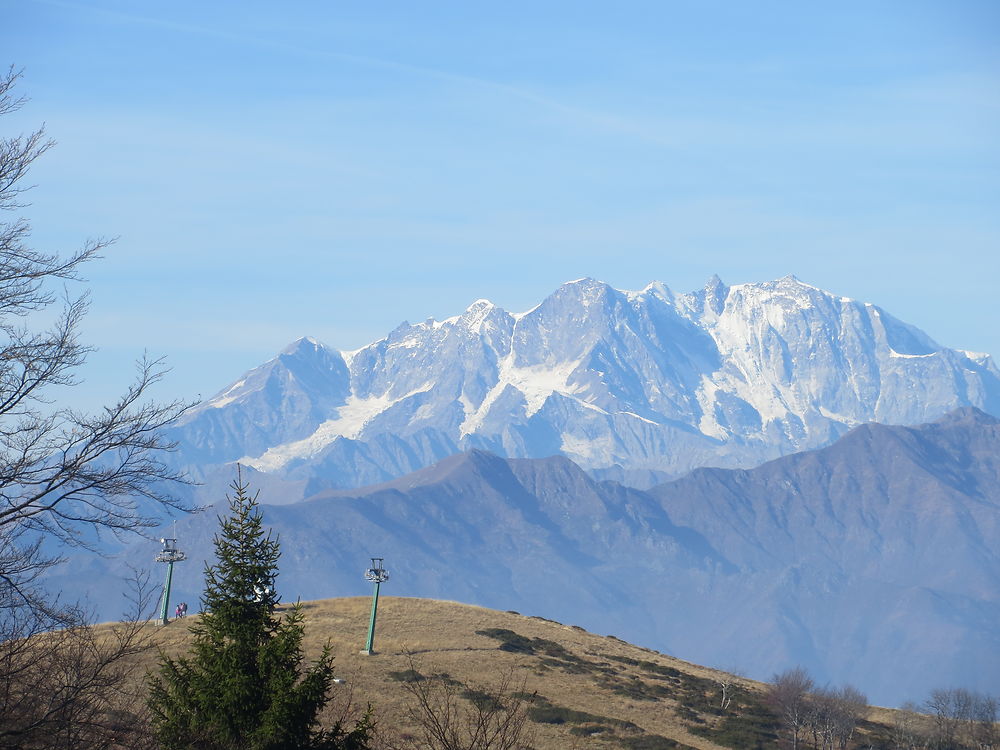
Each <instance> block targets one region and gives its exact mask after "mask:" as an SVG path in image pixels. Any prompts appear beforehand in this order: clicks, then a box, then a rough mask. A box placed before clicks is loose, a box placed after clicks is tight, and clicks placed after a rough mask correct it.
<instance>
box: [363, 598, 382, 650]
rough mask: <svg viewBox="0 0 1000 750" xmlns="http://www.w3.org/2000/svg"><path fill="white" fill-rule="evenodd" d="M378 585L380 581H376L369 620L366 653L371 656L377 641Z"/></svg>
mask: <svg viewBox="0 0 1000 750" xmlns="http://www.w3.org/2000/svg"><path fill="white" fill-rule="evenodd" d="M378 587H379V582H378V581H375V586H374V589H373V591H372V616H371V620H369V621H368V641H367V642H366V643H365V650H364V653H365V654H367V655H369V656H371V654H372V651H373V648H372V646H373V645H374V643H375V617H376V616H377V615H378Z"/></svg>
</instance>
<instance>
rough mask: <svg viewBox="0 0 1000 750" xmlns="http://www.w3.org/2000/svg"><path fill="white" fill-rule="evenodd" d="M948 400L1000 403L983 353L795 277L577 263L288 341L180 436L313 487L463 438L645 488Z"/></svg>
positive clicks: (217, 459) (910, 419) (923, 412)
mask: <svg viewBox="0 0 1000 750" xmlns="http://www.w3.org/2000/svg"><path fill="white" fill-rule="evenodd" d="M962 406H975V407H978V408H980V409H983V410H984V411H987V412H989V413H992V414H1000V371H998V370H997V368H996V366H995V364H994V363H993V361H992V360H991V358H990V357H989V356H987V355H982V354H974V353H970V352H963V351H958V350H952V349H946V348H943V347H941V346H940V345H938V344H937V343H935V342H934V341H933V340H931V339H930V338H929V337H928V336H927V335H925V334H924V333H922V332H921V331H919V330H918V329H916V328H914V327H912V326H909V325H907V324H905V323H902V322H900V321H899V320H896V319H895V318H893V317H892V316H891V315H889V314H888V313H886V312H885V311H884V310H882V309H880V308H879V307H876V306H874V305H872V304H868V303H861V302H856V301H854V300H850V299H847V298H844V297H839V296H836V295H833V294H830V293H828V292H825V291H823V290H821V289H817V288H815V287H813V286H810V285H808V284H805V283H803V282H801V281H799V280H797V279H796V278H794V277H792V276H788V277H785V278H782V279H779V280H777V281H769V282H762V283H752V284H737V285H734V286H726V285H725V284H723V283H722V282H721V281H720V280H719V279H718V278H713V279H712V280H711V281H710V282H709V283H708V284H707V285H706V287H705V288H704V289H702V290H701V291H697V292H694V293H690V294H677V295H675V294H674V293H672V292H671V291H670V290H669V289H668V288H667V287H666V286H664V285H663V284H660V283H653V284H650V285H649V286H647V287H646V288H645V289H643V290H641V291H619V290H616V289H613V288H611V287H610V286H608V285H607V284H605V283H602V282H600V281H595V280H593V279H580V280H577V281H572V282H569V283H567V284H564V285H563V286H561V287H560V288H559V289H557V290H556V291H555V292H554V293H553V294H552V295H550V296H549V297H548V298H546V299H545V300H544V301H542V303H541V304H539V305H538V306H536V307H534V308H533V309H531V310H529V311H528V312H525V313H517V314H512V313H509V312H507V311H505V310H503V309H502V308H500V307H497V306H496V305H494V304H492V303H490V302H488V301H486V300H477V301H476V302H474V303H473V304H472V305H470V306H469V308H468V309H467V310H465V312H464V313H462V314H461V315H458V316H455V317H452V318H448V319H447V320H443V321H436V320H433V319H429V320H427V321H425V322H423V323H418V324H415V325H411V324H409V323H403V324H401V325H400V326H399V327H397V328H396V329H395V330H394V331H392V332H391V333H390V334H389V335H388V336H386V337H385V338H383V339H380V340H379V341H376V342H374V343H372V344H370V345H368V346H366V347H364V348H362V349H359V350H357V351H353V352H339V351H335V350H333V349H330V348H328V347H326V346H324V345H323V344H321V343H319V342H317V341H315V340H313V339H309V338H305V339H301V340H299V341H297V342H295V343H293V344H292V345H291V346H290V347H289V348H288V349H286V350H285V351H284V352H282V353H281V354H280V355H278V356H277V357H276V358H275V359H272V360H271V361H269V362H267V363H265V364H263V365H261V366H260V367H258V368H256V369H254V370H252V371H251V372H249V373H247V374H246V375H244V376H243V377H242V378H240V379H239V380H238V381H237V382H235V383H234V384H232V385H231V386H229V387H228V388H226V389H225V390H224V391H222V392H221V393H219V394H218V395H217V396H215V397H214V398H212V399H211V400H209V401H207V402H206V403H204V404H202V405H201V406H199V407H198V408H197V409H195V410H194V411H192V412H191V413H190V414H189V415H187V417H186V418H185V419H184V420H183V422H182V423H181V424H180V425H179V427H178V428H177V432H176V433H175V437H177V438H178V440H179V442H180V445H181V456H180V459H181V461H182V462H183V463H185V464H188V465H206V464H219V463H226V462H232V461H237V460H239V461H241V462H242V463H243V464H245V465H248V466H251V467H254V468H255V469H257V470H258V471H261V472H267V473H269V474H272V475H273V476H275V477H283V478H287V479H291V480H296V479H297V480H300V481H308V482H309V483H310V488H311V489H314V490H318V489H320V488H322V487H324V486H325V487H330V486H340V487H355V486H362V485H365V484H370V483H373V482H379V481H385V480H387V479H390V478H392V477H395V476H400V475H402V474H404V473H406V472H408V471H413V470H415V469H418V468H420V467H423V466H427V465H429V464H431V463H433V462H434V461H437V460H440V459H442V458H444V457H446V456H448V455H452V454H454V453H456V452H458V451H461V450H466V449H470V448H482V449H486V450H490V451H492V452H494V453H497V454H499V455H504V456H509V457H541V456H548V455H553V454H562V455H565V456H567V457H569V458H571V459H572V460H573V461H575V462H577V463H578V464H579V465H581V466H583V467H584V468H586V469H587V470H589V471H591V472H592V473H594V474H595V475H597V476H601V477H609V478H616V479H621V480H624V481H626V482H629V483H633V484H636V485H645V486H649V485H651V484H653V483H654V482H655V481H657V480H660V479H664V478H668V477H670V476H676V475H679V474H681V473H683V472H684V471H687V470H689V469H692V468H695V467H698V466H720V467H749V466H753V465H757V464H760V463H762V462H763V461H765V460H768V459H771V458H775V457H777V456H780V455H784V454H787V453H791V452H795V451H799V450H803V449H809V448H816V447H820V446H824V445H827V444H829V443H831V442H832V441H833V440H835V439H836V438H837V437H838V436H840V435H842V434H844V433H845V432H846V431H847V430H849V429H850V428H852V427H854V426H856V425H859V424H862V423H866V422H871V421H878V422H883V423H891V424H916V423H920V422H924V421H927V420H929V419H933V418H936V417H937V416H939V415H941V414H943V413H944V412H946V411H949V410H951V409H954V408H958V407H962Z"/></svg>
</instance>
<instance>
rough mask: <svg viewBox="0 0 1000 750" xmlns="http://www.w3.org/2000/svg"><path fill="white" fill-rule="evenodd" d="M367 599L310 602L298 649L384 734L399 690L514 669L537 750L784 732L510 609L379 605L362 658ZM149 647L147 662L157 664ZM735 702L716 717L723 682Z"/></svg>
mask: <svg viewBox="0 0 1000 750" xmlns="http://www.w3.org/2000/svg"><path fill="white" fill-rule="evenodd" d="M370 603H371V600H370V599H368V598H362V597H355V598H347V599H329V600H323V601H315V602H306V603H304V604H303V609H304V614H305V616H306V623H305V624H306V639H305V645H306V649H307V655H308V656H310V657H311V656H314V655H315V654H318V653H319V650H320V648H321V646H322V644H323V643H324V642H326V641H327V640H329V641H330V642H331V645H332V647H333V652H334V654H335V657H336V660H335V668H336V675H337V677H338V678H339V679H341V680H343V682H342V683H340V684H338V685H336V686H335V701H334V702H335V704H336V706H335V708H334V710H336V711H339V710H342V709H343V706H344V705H345V704H346V703H347V702H349V701H350V702H353V704H354V706H355V707H356V708H357V707H360V708H362V709H363V708H364V705H365V704H366V703H371V704H372V705H373V706H374V708H375V716H376V720H377V721H378V723H379V724H380V725H381V727H382V728H383V729H384V730H385V731H386V732H387V734H390V735H395V736H397V737H398V736H399V735H400V734H402V735H405V734H407V733H413V734H415V729H414V727H412V726H411V725H410V723H409V722H408V721H407V719H406V705H407V703H408V700H409V694H408V693H407V691H406V689H405V681H406V680H408V679H414V678H417V677H418V675H431V674H442V673H444V674H447V675H448V677H449V678H450V679H452V680H456V681H458V682H460V683H462V685H463V687H465V688H470V689H473V690H475V689H476V688H481V687H484V686H489V685H491V684H495V683H496V681H497V680H498V679H499V678H500V676H501V675H502V674H503V673H504V672H505V671H508V670H512V674H513V683H514V686H515V689H517V690H521V685H522V681H523V683H524V684H523V687H524V692H526V693H527V694H529V695H534V698H533V699H532V700H531V703H530V704H529V708H528V711H529V714H528V716H529V721H528V722H527V731H528V732H529V734H530V745H531V747H533V748H535V749H536V750H556V749H557V748H559V749H564V748H593V749H594V750H603V749H604V748H608V749H609V750H610V749H612V748H626V749H629V748H631V749H632V750H661V749H662V748H675V747H681V748H684V747H690V748H703V749H704V750H713V749H715V748H723V747H735V748H748V749H749V748H774V747H777V732H778V731H779V727H778V725H777V722H776V718H775V717H774V716H773V715H772V714H771V713H770V712H769V711H768V709H767V708H766V706H765V704H764V701H763V697H762V696H763V690H764V686H763V685H762V684H761V683H757V682H753V681H751V680H746V679H742V678H738V677H737V678H733V677H729V676H726V675H724V673H721V672H718V671H716V670H712V669H707V668H705V667H700V666H697V665H695V664H690V663H688V662H684V661H681V660H679V659H675V658H673V657H670V656H666V655H663V654H660V653H658V652H655V651H650V650H648V649H644V648H640V647H638V646H634V645H632V644H629V643H625V642H623V641H620V640H618V639H617V638H614V637H612V636H599V635H594V634H592V633H588V632H586V631H585V630H583V629H582V628H578V627H575V626H571V625H564V624H560V623H556V622H553V621H550V620H545V619H541V618H537V617H529V616H524V615H520V614H517V613H514V612H498V611H495V610H490V609H484V608H482V607H475V606H470V605H465V604H458V603H455V602H444V601H436V600H429V599H411V598H402V597H382V598H381V599H380V605H379V618H378V628H377V630H376V637H375V652H376V653H375V654H373V655H371V656H365V655H363V654H361V653H360V650H361V649H362V648H363V646H364V642H365V636H366V633H367V628H368V616H369V608H370ZM195 619H196V618H195V617H189V618H187V620H186V621H179V622H172V623H171V624H169V625H168V626H166V627H162V628H155V629H154V626H152V625H150V626H149V627H150V629H151V631H152V641H153V643H154V645H155V646H156V647H158V648H159V649H162V650H163V651H164V652H166V653H169V654H176V653H180V652H181V651H183V650H185V649H186V646H187V643H188V641H189V633H188V629H187V625H190V624H192V623H193V622H194V621H195ZM155 659H156V650H155V649H152V650H151V651H149V652H147V654H146V655H145V656H144V657H143V661H144V664H143V665H142V666H146V663H147V662H148V666H149V667H152V666H153V664H154V663H155ZM722 682H727V683H730V686H729V687H727V694H728V695H730V696H732V701H731V703H730V704H729V705H728V706H727V707H726V708H725V709H724V708H722V702H723V695H722V687H721V683H722ZM891 713H892V712H890V711H886V710H884V709H874V708H873V709H872V710H871V713H870V716H869V721H868V722H866V723H865V724H864V725H863V726H862V729H861V733H860V735H859V736H858V740H859V741H858V743H857V745H856V746H857V747H868V746H869V745H874V746H875V747H879V746H881V745H882V743H883V742H884V738H885V737H886V736H887V735H888V724H889V723H890V722H891Z"/></svg>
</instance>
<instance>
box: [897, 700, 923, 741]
mask: <svg viewBox="0 0 1000 750" xmlns="http://www.w3.org/2000/svg"><path fill="white" fill-rule="evenodd" d="M923 720H924V716H923V715H922V714H921V713H920V707H919V706H917V705H915V704H914V703H912V702H910V701H907V702H906V703H904V704H903V705H902V706H900V707H899V710H898V711H897V712H896V713H895V715H894V716H893V722H892V747H893V750H925V748H926V747H927V743H928V739H927V733H926V731H925V729H926V727H925V726H924V721H923Z"/></svg>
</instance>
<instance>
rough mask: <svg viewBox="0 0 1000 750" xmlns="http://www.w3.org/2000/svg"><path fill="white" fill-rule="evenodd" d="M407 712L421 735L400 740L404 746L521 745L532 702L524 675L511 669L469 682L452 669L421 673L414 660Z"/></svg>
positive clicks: (466, 749) (500, 748)
mask: <svg viewBox="0 0 1000 750" xmlns="http://www.w3.org/2000/svg"><path fill="white" fill-rule="evenodd" d="M408 674H409V675H410V679H408V680H406V681H404V682H403V683H402V684H403V688H404V690H405V691H406V692H407V694H408V696H409V704H408V705H407V708H406V715H407V718H408V719H409V720H410V722H412V724H413V725H414V726H416V727H417V728H418V731H419V733H420V738H419V740H418V741H415V740H413V739H412V738H411V739H404V740H402V747H404V748H421V749H426V750H519V748H524V747H526V746H527V740H528V738H527V731H526V729H527V727H526V722H527V718H528V708H529V703H530V698H529V697H528V696H527V694H526V691H525V687H526V681H525V679H524V678H522V679H520V680H519V679H517V678H516V676H515V673H514V671H513V669H508V670H505V671H501V672H499V673H498V675H497V678H496V680H495V681H494V682H491V683H487V684H481V685H465V684H462V683H460V682H458V681H457V680H453V679H451V678H450V677H449V676H448V675H443V674H435V675H430V676H424V675H421V674H420V672H419V671H418V669H417V666H416V663H415V661H414V660H413V659H412V658H411V660H410V671H409V673H408Z"/></svg>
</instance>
